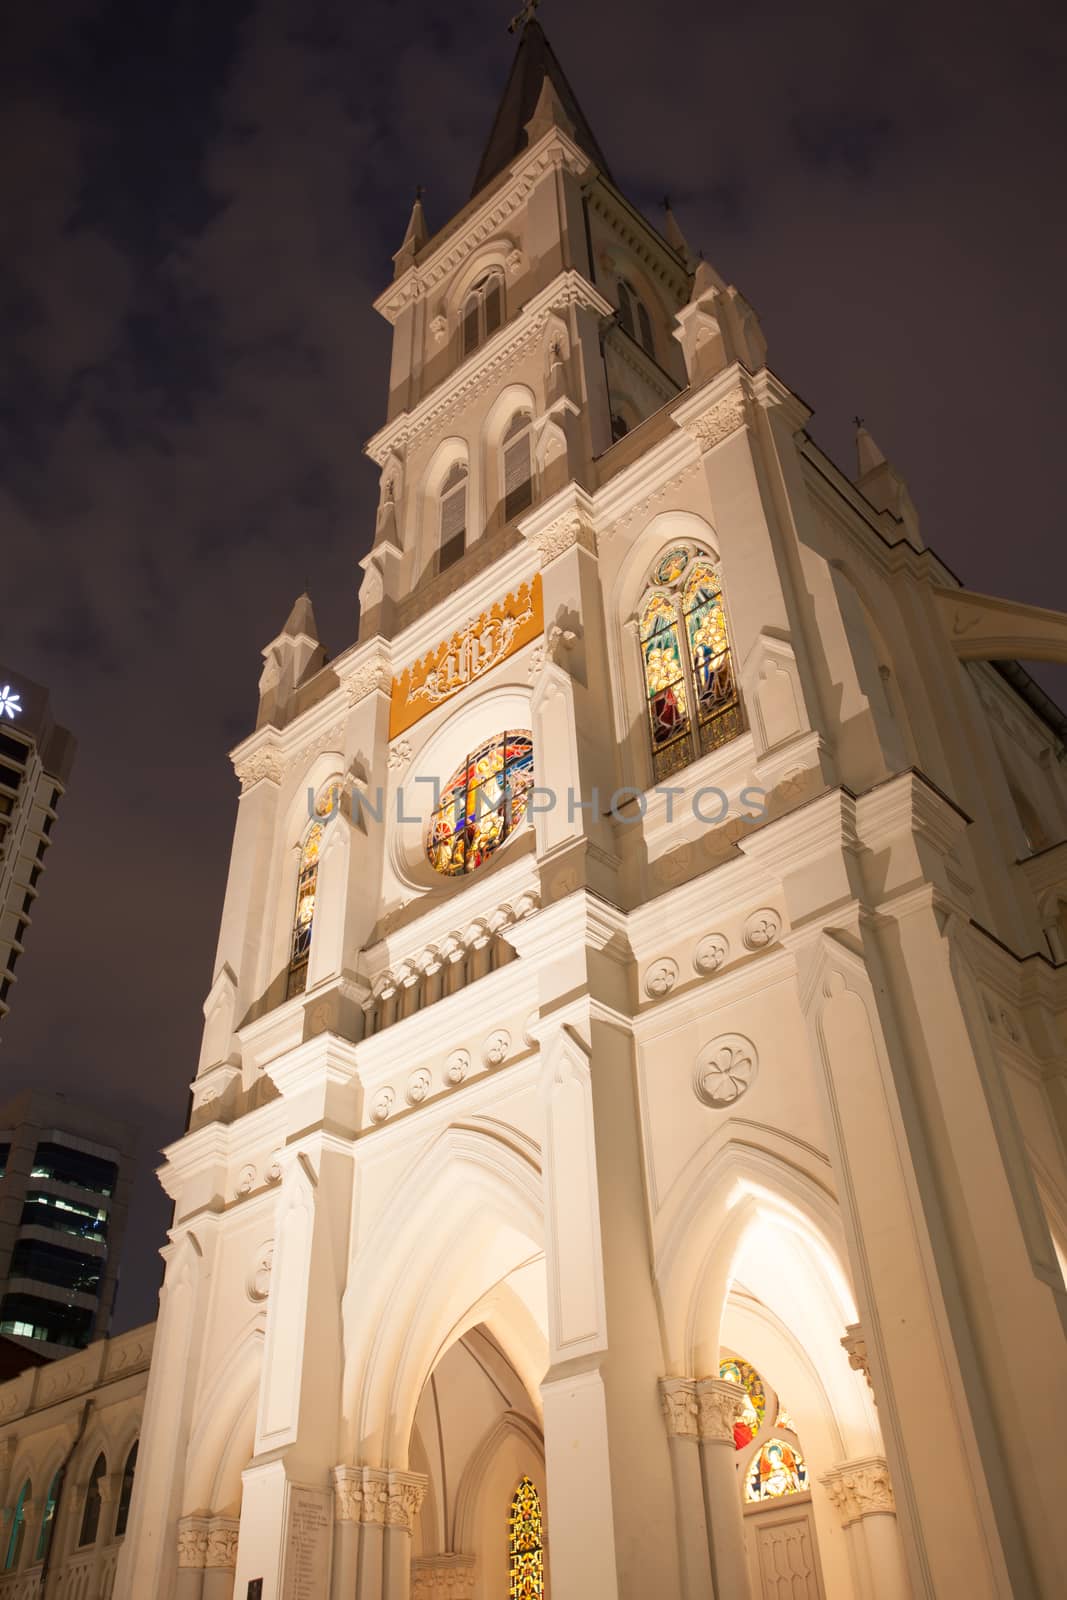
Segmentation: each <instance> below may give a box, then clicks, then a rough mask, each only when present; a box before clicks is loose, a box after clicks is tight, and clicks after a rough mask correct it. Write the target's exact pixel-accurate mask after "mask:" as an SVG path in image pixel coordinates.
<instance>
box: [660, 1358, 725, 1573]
mask: <svg viewBox="0 0 1067 1600" xmlns="http://www.w3.org/2000/svg"><path fill="white" fill-rule="evenodd" d="M660 1397H661V1399H662V1402H663V1415H664V1419H665V1421H666V1424H667V1438H668V1440H669V1441H670V1452H671V1471H672V1474H673V1477H674V1502H675V1508H676V1511H677V1516H678V1529H679V1543H680V1552H681V1563H682V1596H683V1600H715V1589H714V1586H713V1584H712V1581H711V1547H710V1544H709V1540H708V1526H707V1516H706V1514H705V1510H704V1484H703V1474H702V1472H701V1461H700V1405H699V1403H698V1401H697V1393H696V1384H695V1383H694V1382H693V1380H692V1378H661V1380H660Z"/></svg>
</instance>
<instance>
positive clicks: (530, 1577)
mask: <svg viewBox="0 0 1067 1600" xmlns="http://www.w3.org/2000/svg"><path fill="white" fill-rule="evenodd" d="M508 1557H509V1566H508V1571H509V1576H510V1578H511V1585H510V1588H509V1589H508V1595H509V1597H510V1600H543V1596H544V1592H545V1549H544V1526H543V1523H542V1518H541V1496H540V1495H539V1494H538V1492H537V1488H536V1485H535V1484H534V1483H533V1481H532V1479H530V1478H523V1479H522V1482H521V1483H520V1484H519V1487H518V1488H517V1489H516V1490H515V1493H514V1495H513V1496H512V1500H511V1512H510V1515H509V1516H508Z"/></svg>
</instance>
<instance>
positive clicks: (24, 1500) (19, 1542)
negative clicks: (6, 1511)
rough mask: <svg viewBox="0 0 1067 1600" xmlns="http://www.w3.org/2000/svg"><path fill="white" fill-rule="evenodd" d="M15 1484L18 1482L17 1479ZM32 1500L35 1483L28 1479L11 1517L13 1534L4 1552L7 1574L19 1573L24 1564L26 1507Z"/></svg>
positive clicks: (20, 1492) (24, 1481)
mask: <svg viewBox="0 0 1067 1600" xmlns="http://www.w3.org/2000/svg"><path fill="white" fill-rule="evenodd" d="M15 1482H16V1483H17V1482H18V1479H17V1478H16V1479H15ZM32 1500H33V1483H32V1481H31V1480H30V1479H29V1478H26V1479H24V1480H23V1484H22V1487H21V1489H20V1490H19V1494H18V1499H17V1500H16V1501H15V1509H14V1512H13V1513H12V1517H11V1532H10V1533H9V1534H8V1536H7V1548H6V1550H5V1552H4V1571H5V1572H17V1571H18V1569H19V1567H20V1566H21V1564H22V1551H23V1546H24V1545H25V1542H26V1507H27V1505H28V1504H30V1503H31V1502H32Z"/></svg>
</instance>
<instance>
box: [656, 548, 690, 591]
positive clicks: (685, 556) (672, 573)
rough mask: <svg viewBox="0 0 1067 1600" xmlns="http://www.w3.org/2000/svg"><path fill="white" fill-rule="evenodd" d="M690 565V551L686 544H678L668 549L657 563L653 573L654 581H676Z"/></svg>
mask: <svg viewBox="0 0 1067 1600" xmlns="http://www.w3.org/2000/svg"><path fill="white" fill-rule="evenodd" d="M688 565H689V551H688V550H687V549H686V548H685V546H684V545H678V546H677V548H676V549H674V550H668V551H667V554H666V555H665V556H662V557H661V558H660V560H659V561H658V562H657V563H656V568H655V571H654V572H653V574H652V582H653V583H675V582H676V581H677V580H678V579H679V578H680V577H681V576H682V573H683V572H684V571H685V569H686V567H687V566H688Z"/></svg>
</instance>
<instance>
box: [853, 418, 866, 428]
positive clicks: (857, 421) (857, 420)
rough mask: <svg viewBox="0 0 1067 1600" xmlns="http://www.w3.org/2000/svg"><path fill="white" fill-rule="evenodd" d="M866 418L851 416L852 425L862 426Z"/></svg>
mask: <svg viewBox="0 0 1067 1600" xmlns="http://www.w3.org/2000/svg"><path fill="white" fill-rule="evenodd" d="M866 420H867V419H866V417H853V418H852V421H853V423H854V425H855V426H856V427H857V428H862V427H863V425H864V423H865V422H866Z"/></svg>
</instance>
